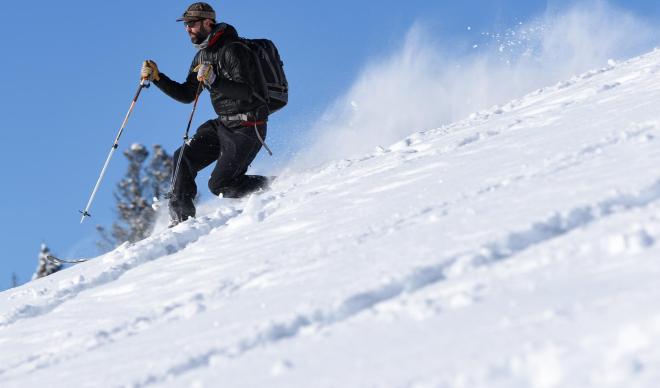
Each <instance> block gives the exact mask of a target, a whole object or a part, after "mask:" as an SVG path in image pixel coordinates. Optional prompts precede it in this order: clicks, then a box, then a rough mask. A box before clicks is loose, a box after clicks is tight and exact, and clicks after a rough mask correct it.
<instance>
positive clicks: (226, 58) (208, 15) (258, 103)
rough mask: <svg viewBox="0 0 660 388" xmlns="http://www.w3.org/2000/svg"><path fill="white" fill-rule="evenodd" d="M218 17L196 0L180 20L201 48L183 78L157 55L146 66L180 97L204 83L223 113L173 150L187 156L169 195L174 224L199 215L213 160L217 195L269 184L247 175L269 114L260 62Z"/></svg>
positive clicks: (212, 185)
mask: <svg viewBox="0 0 660 388" xmlns="http://www.w3.org/2000/svg"><path fill="white" fill-rule="evenodd" d="M215 17H216V15H215V11H214V10H213V8H212V7H211V6H210V5H209V4H207V3H194V4H192V5H191V6H189V7H188V9H187V10H186V11H185V12H184V14H183V16H182V17H181V18H179V19H177V21H182V22H183V23H184V26H185V29H186V32H187V33H188V35H189V36H190V40H191V41H192V43H193V44H194V45H195V47H196V48H198V49H199V51H198V52H197V54H196V55H195V58H194V59H193V61H192V65H191V66H190V70H189V71H188V76H187V78H186V80H185V82H184V83H178V82H176V81H173V80H171V79H170V78H168V77H167V76H166V75H165V74H163V73H162V72H160V71H159V70H158V66H157V65H156V63H155V62H154V61H152V60H147V61H145V62H144V63H143V65H142V72H141V76H142V78H143V79H149V80H152V81H153V83H154V84H155V85H156V86H158V88H159V89H160V90H162V91H163V92H164V93H165V94H167V95H168V96H170V97H172V98H173V99H175V100H177V101H179V102H183V103H191V102H193V101H194V100H195V98H196V96H197V91H198V88H199V87H200V83H202V85H201V86H203V87H204V88H205V89H207V90H208V91H209V93H210V96H211V103H212V105H213V108H214V109H215V112H216V113H217V114H218V118H216V119H212V120H209V121H207V122H205V123H204V124H202V125H201V126H200V127H199V128H198V129H197V132H196V133H195V135H194V136H193V137H192V139H191V140H190V141H189V142H188V144H187V145H186V146H184V147H182V148H179V149H178V150H177V151H176V152H175V153H174V161H175V163H176V161H177V160H178V159H179V156H180V155H181V153H183V157H182V159H181V165H180V167H179V171H178V175H177V176H176V177H175V179H173V181H175V185H174V187H173V188H172V196H171V198H170V200H169V209H170V215H171V217H172V223H173V224H177V223H179V222H182V221H185V220H186V219H188V218H189V217H194V216H195V206H194V204H193V199H194V198H195V196H196V195H197V186H196V184H195V177H196V176H197V173H198V172H199V171H200V170H202V169H204V168H205V167H207V166H209V165H210V164H212V163H213V162H215V163H216V164H215V168H214V169H213V172H212V173H211V178H210V179H209V182H208V186H209V189H210V190H211V192H212V193H213V194H215V195H223V196H224V197H229V198H239V197H242V196H245V195H248V194H250V193H252V192H254V191H257V190H259V189H261V188H265V187H266V185H267V184H268V180H267V178H265V177H262V176H255V175H245V173H246V171H247V168H248V166H249V165H250V163H252V161H253V160H254V158H255V157H256V156H257V154H258V153H259V150H260V149H261V147H262V145H263V139H264V138H265V137H266V121H267V119H268V108H267V107H266V106H265V105H264V103H263V102H262V100H260V99H258V98H256V96H255V93H254V90H255V87H256V77H257V74H256V68H255V66H256V64H255V61H254V58H253V56H252V54H251V53H250V51H249V49H247V48H246V47H245V46H243V45H241V44H232V43H233V42H236V41H237V39H238V34H237V32H236V29H235V28H234V27H232V26H230V25H229V24H226V23H216V21H215Z"/></svg>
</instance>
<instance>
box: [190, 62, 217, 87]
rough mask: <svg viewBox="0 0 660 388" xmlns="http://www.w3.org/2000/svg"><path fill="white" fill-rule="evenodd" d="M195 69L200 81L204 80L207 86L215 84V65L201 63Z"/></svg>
mask: <svg viewBox="0 0 660 388" xmlns="http://www.w3.org/2000/svg"><path fill="white" fill-rule="evenodd" d="M193 71H196V72H197V80H198V81H199V82H204V83H205V84H206V85H207V86H211V85H213V82H215V73H214V72H213V65H211V64H210V63H201V64H199V65H197V67H195V69H194V70H193Z"/></svg>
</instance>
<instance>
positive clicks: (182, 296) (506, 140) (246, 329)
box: [0, 50, 660, 388]
mask: <svg viewBox="0 0 660 388" xmlns="http://www.w3.org/2000/svg"><path fill="white" fill-rule="evenodd" d="M659 106H660V51H658V50H656V51H654V52H651V53H649V54H647V55H644V56H641V57H639V58H634V59H632V60H630V61H627V62H624V63H618V64H615V63H612V64H611V66H610V67H608V68H605V69H601V70H597V71H592V72H589V73H586V74H583V75H581V76H578V77H575V78H574V79H571V80H569V81H567V82H563V83H560V84H557V85H555V86H553V87H548V88H545V89H542V90H538V91H536V92H534V93H531V94H530V95H528V96H526V97H524V98H521V99H519V100H516V101H513V102H511V103H509V104H507V105H505V106H502V107H493V108H492V109H490V110H488V111H486V112H481V113H478V114H474V115H472V116H471V117H470V118H469V119H467V120H465V121H462V122H458V123H456V124H453V125H450V126H446V127H443V128H439V129H436V130H430V131H424V132H419V133H415V134H413V135H411V136H410V137H408V138H407V139H405V140H403V141H401V142H399V143H397V144H394V145H392V146H390V147H387V148H380V149H378V150H375V151H374V152H373V153H372V154H370V155H366V156H364V157H361V158H356V159H351V160H340V161H336V162H334V163H330V164H327V165H324V166H322V167H318V168H315V169H311V170H307V171H305V172H296V173H294V172H291V173H289V174H285V175H284V176H282V177H281V178H280V179H278V181H276V183H275V185H274V187H273V189H272V190H271V191H270V192H267V193H264V194H261V195H256V196H253V197H251V198H250V199H248V200H246V201H244V202H240V201H238V202H236V201H234V202H232V201H229V200H223V199H217V200H214V201H213V203H210V204H208V205H207V208H206V209H205V210H204V209H203V211H202V212H201V213H202V214H204V216H203V217H200V218H199V219H197V220H193V221H190V222H187V223H184V224H181V225H179V226H177V227H176V228H173V229H171V230H164V231H159V232H158V233H156V234H154V236H153V237H151V238H149V239H146V240H144V241H142V242H140V243H137V244H134V245H124V246H122V247H120V248H119V249H117V250H115V251H113V252H111V253H109V254H107V255H104V256H101V257H98V258H95V259H94V260H92V261H91V262H88V263H85V264H81V265H78V266H76V267H74V268H71V269H69V270H66V271H63V272H60V273H57V274H55V275H53V276H50V277H48V278H46V279H41V280H38V281H35V282H32V283H29V284H27V285H24V286H22V287H20V288H17V289H13V290H10V291H6V292H3V293H2V294H1V295H2V298H1V300H0V386H2V387H42V386H49V387H50V386H53V387H74V386H75V387H98V386H130V387H145V386H167V387H217V386H226V387H240V386H251V387H471V388H473V387H539V388H542V387H657V384H658V381H660V302H658V295H660V282H658V277H659V275H660V246H659V244H657V242H658V241H660V167H659V166H660V108H659Z"/></svg>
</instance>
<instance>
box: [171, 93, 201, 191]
mask: <svg viewBox="0 0 660 388" xmlns="http://www.w3.org/2000/svg"><path fill="white" fill-rule="evenodd" d="M203 84H204V83H203V82H200V83H199V85H198V86H197V92H195V102H194V103H193V108H192V112H190V119H189V120H188V127H186V133H185V134H184V135H183V145H182V146H181V151H179V158H178V159H177V161H176V167H175V168H174V174H172V188H171V189H170V195H169V196H170V198H171V197H172V196H173V195H174V185H175V184H176V180H177V177H178V175H179V168H180V167H181V159H183V151H184V150H185V149H186V145H187V144H188V140H189V138H188V133H189V132H190V125H191V124H192V121H193V116H194V115H195V110H196V109H197V101H199V95H200V94H202V85H203Z"/></svg>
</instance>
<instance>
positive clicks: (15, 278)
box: [11, 272, 18, 288]
mask: <svg viewBox="0 0 660 388" xmlns="http://www.w3.org/2000/svg"><path fill="white" fill-rule="evenodd" d="M14 287H18V276H17V275H16V272H12V273H11V288H14Z"/></svg>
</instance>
